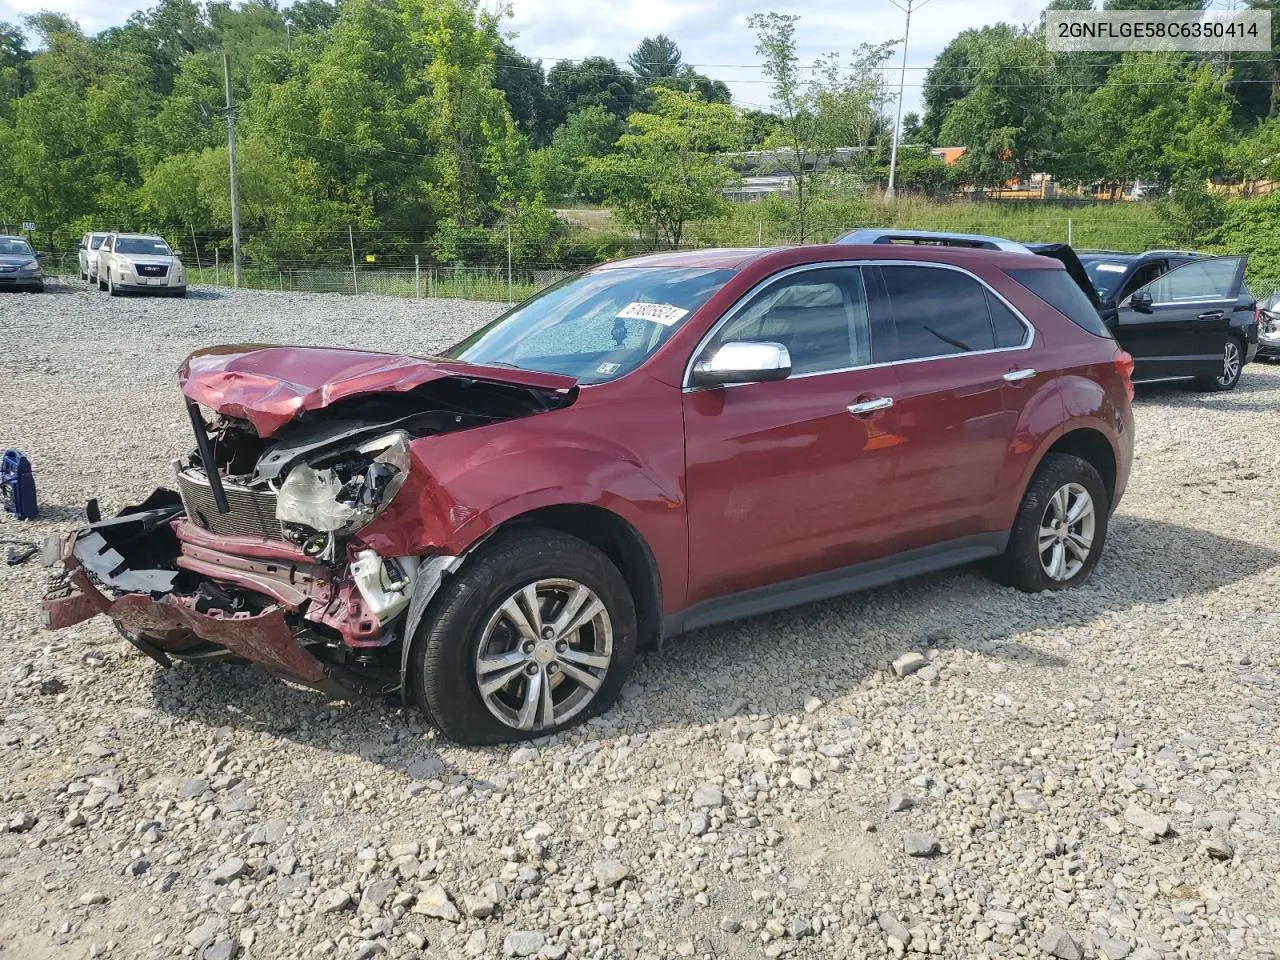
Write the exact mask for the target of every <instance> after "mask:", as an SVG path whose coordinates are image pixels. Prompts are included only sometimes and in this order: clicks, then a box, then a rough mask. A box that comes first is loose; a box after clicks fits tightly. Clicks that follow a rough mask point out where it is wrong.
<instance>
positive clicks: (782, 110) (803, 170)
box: [747, 12, 817, 243]
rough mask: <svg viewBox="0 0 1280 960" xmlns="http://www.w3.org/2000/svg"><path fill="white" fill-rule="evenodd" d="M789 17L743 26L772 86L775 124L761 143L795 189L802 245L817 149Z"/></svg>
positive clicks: (756, 18)
mask: <svg viewBox="0 0 1280 960" xmlns="http://www.w3.org/2000/svg"><path fill="white" fill-rule="evenodd" d="M799 19H800V18H799V17H798V16H796V15H795V14H789V13H772V12H771V13H755V14H752V15H751V16H750V17H748V18H747V26H748V27H749V28H750V29H752V30H754V31H755V34H756V53H757V54H758V55H759V56H761V57H763V58H764V63H763V64H762V69H763V71H764V74H765V76H766V77H768V78H769V79H770V80H771V81H773V106H774V109H775V111H776V112H777V115H778V119H779V123H778V126H777V127H776V128H774V131H773V133H772V135H771V136H770V137H769V138H768V139H767V140H765V142H764V146H765V147H766V148H774V149H776V150H777V153H778V158H779V163H780V165H781V166H782V167H783V168H784V169H785V170H786V171H787V173H788V174H790V176H791V179H792V181H793V183H794V185H795V186H794V196H795V203H794V208H795V221H796V233H797V239H798V240H799V241H800V242H801V243H803V242H804V240H805V238H806V228H807V226H808V223H807V220H808V213H809V205H810V203H811V199H812V198H811V196H810V192H811V191H810V189H809V182H810V179H811V178H812V175H813V166H814V161H815V154H816V152H817V147H816V144H815V138H816V135H817V129H816V123H815V118H814V116H813V112H812V111H811V110H810V109H809V105H808V102H807V100H806V97H805V86H804V81H803V76H802V73H801V68H800V58H799V56H798V55H797V54H796V23H797V21H799Z"/></svg>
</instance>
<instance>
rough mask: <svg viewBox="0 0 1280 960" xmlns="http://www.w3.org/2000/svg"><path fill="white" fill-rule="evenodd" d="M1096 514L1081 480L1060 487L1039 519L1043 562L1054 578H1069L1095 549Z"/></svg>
mask: <svg viewBox="0 0 1280 960" xmlns="http://www.w3.org/2000/svg"><path fill="white" fill-rule="evenodd" d="M1096 522H1097V514H1096V512H1095V509H1094V505H1093V497H1091V496H1089V491H1088V490H1086V489H1085V488H1084V487H1083V486H1081V485H1080V484H1078V483H1068V484H1066V485H1065V486H1062V487H1059V488H1058V491H1057V492H1056V493H1055V494H1054V495H1053V496H1052V497H1051V498H1050V499H1049V503H1048V505H1047V506H1046V507H1045V510H1044V515H1043V516H1042V517H1041V519H1040V537H1039V544H1038V546H1039V554H1040V566H1041V567H1043V568H1044V572H1045V573H1046V574H1048V575H1049V576H1050V577H1051V578H1052V579H1054V580H1070V579H1071V578H1072V577H1074V576H1075V575H1076V574H1078V573H1079V572H1080V570H1081V568H1083V567H1084V564H1085V561H1086V560H1088V559H1089V553H1090V551H1091V550H1092V549H1093V534H1094V528H1095V526H1096Z"/></svg>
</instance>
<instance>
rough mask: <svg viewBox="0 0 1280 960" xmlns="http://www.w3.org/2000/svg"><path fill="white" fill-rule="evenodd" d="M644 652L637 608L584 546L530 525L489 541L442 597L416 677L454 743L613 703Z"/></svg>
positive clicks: (606, 563)
mask: <svg viewBox="0 0 1280 960" xmlns="http://www.w3.org/2000/svg"><path fill="white" fill-rule="evenodd" d="M635 654H636V612H635V604H634V602H633V600H632V597H631V593H630V591H629V590H628V588H627V583H626V581H625V580H624V579H623V577H622V574H621V573H620V572H619V571H618V568H617V567H615V566H614V565H613V563H612V561H610V560H609V558H608V557H606V556H605V555H604V554H603V553H601V552H600V551H599V550H597V549H596V548H595V547H593V546H591V545H590V544H589V543H586V542H585V541H582V540H579V539H577V538H576V537H571V536H568V535H567V534H563V533H560V532H558V531H554V530H529V531H526V532H522V533H519V534H515V535H512V536H510V537H504V538H502V539H500V540H497V541H495V542H494V543H493V544H491V545H489V546H486V547H483V548H481V550H480V551H479V552H478V553H477V554H476V555H475V556H474V557H472V558H471V559H470V560H469V561H468V562H467V564H466V565H465V566H464V567H463V568H462V570H460V571H459V572H458V574H456V575H455V576H454V577H452V578H451V579H450V581H449V582H448V583H447V585H446V586H445V587H444V589H443V590H442V591H441V595H440V596H439V597H437V598H436V600H435V601H433V604H432V608H431V609H430V610H429V611H428V613H427V621H426V622H425V623H424V625H423V627H422V630H421V633H420V634H419V636H418V637H417V641H416V643H415V648H414V650H413V652H412V658H411V662H412V673H411V676H410V677H409V678H407V679H408V680H409V681H410V682H411V683H412V684H413V686H414V687H415V692H416V693H417V696H418V699H419V702H420V703H421V705H422V706H423V707H424V708H425V709H426V711H427V712H428V713H429V714H430V715H431V717H432V719H434V720H435V722H436V723H437V724H438V725H439V727H440V729H441V731H443V732H444V733H445V735H446V736H448V737H449V738H450V739H452V740H455V741H457V742H459V743H465V744H484V743H502V742H506V741H512V740H524V739H527V738H529V737H536V736H545V735H547V734H550V733H554V732H555V731H557V730H563V729H564V728H566V727H569V726H573V725H575V724H578V723H581V722H582V721H583V720H586V719H587V718H589V717H591V716H594V715H595V714H597V713H599V712H600V711H601V710H602V709H604V708H605V707H606V706H608V705H609V703H611V702H612V701H613V699H614V698H615V697H616V696H617V693H618V691H619V690H620V689H621V687H622V684H623V681H624V680H625V679H626V677H627V674H628V673H629V672H630V670H631V665H632V663H633V662H634V660H635Z"/></svg>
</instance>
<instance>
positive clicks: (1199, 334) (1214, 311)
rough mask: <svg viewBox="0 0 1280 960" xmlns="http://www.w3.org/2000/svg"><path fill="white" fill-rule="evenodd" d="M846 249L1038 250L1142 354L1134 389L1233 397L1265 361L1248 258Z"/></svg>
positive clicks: (1004, 246) (953, 239)
mask: <svg viewBox="0 0 1280 960" xmlns="http://www.w3.org/2000/svg"><path fill="white" fill-rule="evenodd" d="M837 242H838V243H871V244H879V245H883V244H895V245H939V246H951V247H976V248H980V249H989V250H1007V251H1029V252H1031V253H1035V254H1038V255H1040V256H1043V257H1049V258H1051V259H1055V260H1058V261H1059V262H1060V263H1062V265H1063V266H1064V267H1065V268H1066V270H1067V273H1068V274H1069V275H1070V276H1071V277H1072V279H1074V280H1075V281H1076V283H1077V285H1078V286H1079V287H1080V288H1081V290H1083V291H1084V293H1085V295H1086V296H1087V297H1088V298H1089V299H1090V301H1091V302H1092V303H1093V305H1094V307H1095V308H1096V309H1097V311H1098V314H1099V316H1100V317H1101V320H1102V323H1103V324H1104V325H1105V326H1106V327H1107V328H1108V329H1109V330H1111V331H1112V333H1113V334H1114V335H1115V337H1116V339H1117V340H1118V341H1119V342H1120V345H1121V346H1122V347H1124V349H1125V350H1126V351H1128V353H1129V354H1130V355H1131V356H1132V357H1133V361H1134V373H1133V379H1134V381H1135V382H1140V381H1155V380H1180V379H1189V380H1193V381H1194V383H1195V385H1196V386H1197V387H1198V388H1199V389H1201V390H1231V389H1233V388H1234V387H1235V385H1236V384H1237V383H1238V382H1239V381H1240V373H1241V371H1242V370H1243V369H1244V366H1245V364H1247V363H1250V362H1252V361H1253V359H1254V357H1255V356H1256V354H1257V344H1258V318H1257V317H1256V316H1255V313H1254V307H1255V304H1254V297H1253V295H1252V294H1251V293H1250V292H1249V288H1248V287H1247V286H1245V284H1244V282H1243V278H1244V270H1245V266H1246V263H1247V259H1248V258H1246V257H1214V256H1210V255H1208V254H1203V253H1195V252H1193V251H1187V250H1150V251H1148V252H1146V253H1139V254H1132V253H1116V252H1113V251H1100V250H1090V251H1079V252H1077V251H1075V250H1073V249H1072V248H1071V247H1070V246H1069V245H1067V244H1065V243H1028V244H1022V243H1017V242H1015V241H1012V240H1005V239H1003V238H1000V237H987V236H981V235H976V234H960V233H944V232H938V231H928V230H896V229H892V228H878V227H877V228H866V229H861V230H855V231H851V232H850V233H847V234H845V235H844V236H843V237H841V238H840V239H839V240H838V241H837Z"/></svg>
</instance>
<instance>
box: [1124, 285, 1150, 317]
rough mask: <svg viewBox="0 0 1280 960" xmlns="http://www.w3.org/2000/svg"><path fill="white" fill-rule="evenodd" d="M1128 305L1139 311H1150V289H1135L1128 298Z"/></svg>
mask: <svg viewBox="0 0 1280 960" xmlns="http://www.w3.org/2000/svg"><path fill="white" fill-rule="evenodd" d="M1129 306H1131V307H1133V309H1135V310H1137V311H1138V312H1139V313H1150V312H1151V291H1150V290H1135V291H1134V293H1133V296H1131V297H1130V298H1129Z"/></svg>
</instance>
